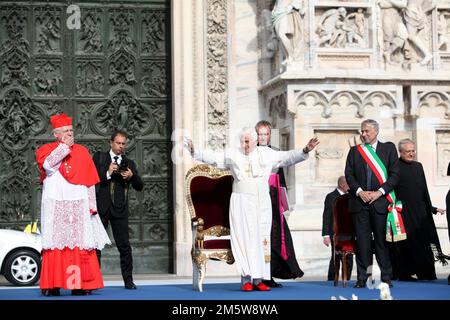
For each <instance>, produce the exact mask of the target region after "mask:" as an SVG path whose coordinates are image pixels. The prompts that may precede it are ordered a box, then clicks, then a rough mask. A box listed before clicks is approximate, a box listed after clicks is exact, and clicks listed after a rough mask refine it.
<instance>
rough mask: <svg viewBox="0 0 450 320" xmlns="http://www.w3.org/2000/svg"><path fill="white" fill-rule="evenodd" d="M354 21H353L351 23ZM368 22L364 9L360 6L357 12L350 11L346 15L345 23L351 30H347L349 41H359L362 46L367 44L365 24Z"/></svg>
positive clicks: (349, 42) (350, 42)
mask: <svg viewBox="0 0 450 320" xmlns="http://www.w3.org/2000/svg"><path fill="white" fill-rule="evenodd" d="M351 21H353V23H351ZM365 23H366V19H365V17H364V10H363V9H362V8H359V9H358V10H357V11H356V12H353V13H350V14H349V15H347V16H346V17H345V23H344V25H347V26H348V27H349V29H350V30H349V31H348V32H347V37H346V38H347V43H348V44H352V43H357V44H359V45H361V46H364V45H365V40H364V37H365V30H364V26H365Z"/></svg>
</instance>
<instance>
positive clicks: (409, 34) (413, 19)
mask: <svg viewBox="0 0 450 320" xmlns="http://www.w3.org/2000/svg"><path fill="white" fill-rule="evenodd" d="M378 5H379V6H380V8H381V19H382V27H383V42H384V54H383V56H384V59H385V61H386V63H391V62H392V57H393V55H395V54H396V53H398V51H401V49H406V50H405V53H404V57H405V58H406V59H410V58H411V56H408V54H410V51H411V50H410V49H408V48H404V47H405V45H406V44H407V43H406V40H409V41H410V42H411V43H412V44H413V45H414V47H415V48H417V51H418V53H419V54H420V55H421V61H420V64H421V65H426V64H428V63H429V62H430V60H431V59H432V57H433V56H432V54H431V53H430V51H429V50H428V47H427V45H426V44H425V43H424V40H423V39H422V38H421V36H420V34H421V33H422V32H423V31H425V29H426V27H427V13H428V12H429V11H431V10H433V9H434V8H435V7H436V3H435V1H434V0H433V1H431V2H430V1H429V0H379V1H378Z"/></svg>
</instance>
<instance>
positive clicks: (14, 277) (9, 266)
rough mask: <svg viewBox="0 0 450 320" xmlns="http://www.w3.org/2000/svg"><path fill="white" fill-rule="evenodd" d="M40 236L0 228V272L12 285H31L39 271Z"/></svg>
mask: <svg viewBox="0 0 450 320" xmlns="http://www.w3.org/2000/svg"><path fill="white" fill-rule="evenodd" d="M41 250H42V244H41V236H40V235H39V234H35V233H26V232H21V231H15V230H0V266H1V268H0V274H2V275H4V276H5V278H6V279H7V280H8V281H9V282H11V283H12V284H14V285H17V286H31V285H33V284H35V283H36V282H37V281H38V280H39V275H40V273H41Z"/></svg>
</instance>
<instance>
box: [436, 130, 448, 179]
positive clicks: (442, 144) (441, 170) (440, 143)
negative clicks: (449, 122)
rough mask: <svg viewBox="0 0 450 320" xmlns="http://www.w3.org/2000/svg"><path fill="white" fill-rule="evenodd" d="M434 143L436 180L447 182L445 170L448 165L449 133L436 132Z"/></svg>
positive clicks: (444, 131)
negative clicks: (436, 164) (436, 165)
mask: <svg viewBox="0 0 450 320" xmlns="http://www.w3.org/2000/svg"><path fill="white" fill-rule="evenodd" d="M436 143H437V146H436V149H437V157H436V158H437V162H438V168H437V173H438V178H439V179H440V180H447V179H448V176H447V168H448V164H449V163H450V133H449V132H448V131H446V130H437V131H436Z"/></svg>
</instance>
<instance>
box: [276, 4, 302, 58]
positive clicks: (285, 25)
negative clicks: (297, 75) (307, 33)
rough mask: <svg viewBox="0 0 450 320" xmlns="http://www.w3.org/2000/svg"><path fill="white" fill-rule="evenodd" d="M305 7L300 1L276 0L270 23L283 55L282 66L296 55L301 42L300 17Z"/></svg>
mask: <svg viewBox="0 0 450 320" xmlns="http://www.w3.org/2000/svg"><path fill="white" fill-rule="evenodd" d="M304 14H305V6H304V5H303V3H302V1H300V0H277V1H276V2H275V6H274V8H273V10H272V23H273V27H274V30H275V34H276V36H277V37H278V39H279V40H280V42H281V44H282V48H283V52H284V55H285V59H284V61H283V64H284V65H286V64H290V63H291V62H292V61H293V60H294V59H295V58H296V55H297V54H298V50H299V49H300V46H299V45H300V41H301V33H302V29H301V23H302V16H303V15H304Z"/></svg>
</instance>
